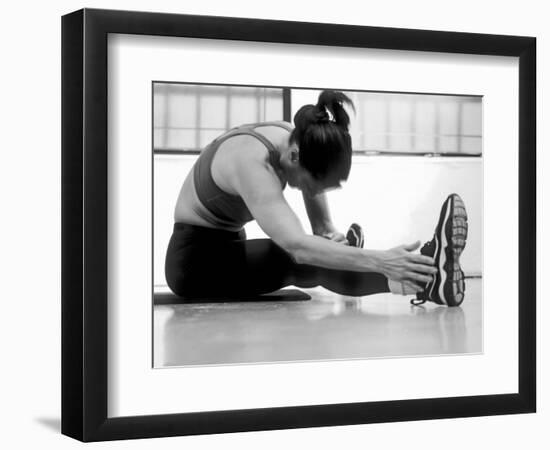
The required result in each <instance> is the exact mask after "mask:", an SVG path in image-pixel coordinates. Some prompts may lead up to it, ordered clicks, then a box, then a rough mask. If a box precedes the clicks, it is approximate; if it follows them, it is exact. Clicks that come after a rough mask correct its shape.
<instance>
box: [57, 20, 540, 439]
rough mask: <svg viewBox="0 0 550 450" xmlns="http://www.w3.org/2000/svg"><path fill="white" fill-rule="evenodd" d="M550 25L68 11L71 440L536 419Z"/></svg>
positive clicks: (66, 246) (67, 393)
mask: <svg viewBox="0 0 550 450" xmlns="http://www.w3.org/2000/svg"><path fill="white" fill-rule="evenodd" d="M535 61H536V41H535V38H532V37H519V36H497V35H486V34H471V33H457V32H438V31H423V30H408V29H392V28H376V27H363V26H351V25H336V24H320V23H301V22H285V21H270V20H257V19H243V18H228V17H210V16H188V15H171V14H157V13H144V12H122V11H107V10H90V9H84V10H80V11H77V12H74V13H72V14H68V15H66V16H64V17H63V20H62V126H63V129H62V177H63V180H62V181H63V183H62V186H63V192H62V206H63V210H62V287H63V295H62V378H63V379H62V432H63V433H64V434H66V435H68V436H71V437H74V438H76V439H80V440H82V441H99V440H113V439H129V438H144V437H160V436H176V435H189V434H208V433H225V432H236V431H249V430H250V431H252V430H269V429H282V428H299V427H315V426H330V425H345V424H360V423H374V422H394V421H405V420H423V419H437V418H452V417H466V416H480V415H495V414H512V413H527V412H534V411H535V397H536V395H535V394H536V389H535V386H536V380H535V373H536V370H535V369H536V367H535V365H536V361H535V355H536V347H535V335H536V329H535V325H536V320H535V317H536V311H535V303H536V301H535V300H536V298H535V296H536V289H535V286H536V283H535V282H536V280H535V273H536V271H535V261H536V242H535V218H536V195H535V185H536V183H535V172H536V158H535V145H536V142H535V135H536V133H535V131H536V115H535V111H536V108H535V89H536V80H535V64H536V63H535Z"/></svg>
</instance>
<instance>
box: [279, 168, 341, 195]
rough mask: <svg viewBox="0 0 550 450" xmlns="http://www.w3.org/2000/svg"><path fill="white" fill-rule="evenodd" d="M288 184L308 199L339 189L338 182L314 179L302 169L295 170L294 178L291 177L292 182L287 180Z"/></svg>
mask: <svg viewBox="0 0 550 450" xmlns="http://www.w3.org/2000/svg"><path fill="white" fill-rule="evenodd" d="M288 184H289V185H290V186H292V187H296V188H298V189H300V190H301V191H302V192H303V193H304V194H305V195H307V196H308V197H315V196H316V195H319V194H321V193H323V192H327V191H329V190H332V189H339V188H340V187H341V185H340V183H339V182H334V181H329V180H318V179H316V178H314V177H313V175H311V173H309V172H308V171H307V170H306V169H304V168H302V167H299V168H297V169H296V171H295V177H293V180H292V182H291V180H290V179H289V180H288Z"/></svg>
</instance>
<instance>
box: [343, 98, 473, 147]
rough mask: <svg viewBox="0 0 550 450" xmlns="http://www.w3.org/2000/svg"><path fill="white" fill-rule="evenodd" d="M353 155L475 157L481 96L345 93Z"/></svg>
mask: <svg viewBox="0 0 550 450" xmlns="http://www.w3.org/2000/svg"><path fill="white" fill-rule="evenodd" d="M347 95H348V96H349V97H350V98H351V99H352V100H353V102H354V104H355V108H356V112H357V114H356V116H355V118H353V116H352V120H351V128H350V132H351V135H352V141H353V148H354V150H355V151H359V152H364V153H366V154H368V153H394V154H422V155H425V154H435V155H440V154H441V155H457V156H480V155H481V153H482V139H481V137H482V102H481V97H475V96H452V95H425V94H398V93H374V92H348V93H347Z"/></svg>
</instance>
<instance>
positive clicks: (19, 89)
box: [0, 0, 550, 450]
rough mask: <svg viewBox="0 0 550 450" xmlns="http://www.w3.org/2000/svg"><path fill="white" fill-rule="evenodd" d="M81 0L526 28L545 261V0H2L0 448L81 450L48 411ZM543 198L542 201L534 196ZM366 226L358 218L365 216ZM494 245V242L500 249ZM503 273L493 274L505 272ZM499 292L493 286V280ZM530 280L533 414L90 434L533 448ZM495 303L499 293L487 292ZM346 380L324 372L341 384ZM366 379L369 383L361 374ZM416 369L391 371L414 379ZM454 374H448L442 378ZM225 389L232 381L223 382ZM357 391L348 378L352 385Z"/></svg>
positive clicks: (542, 264) (191, 440) (285, 444)
mask: <svg viewBox="0 0 550 450" xmlns="http://www.w3.org/2000/svg"><path fill="white" fill-rule="evenodd" d="M82 6H88V7H96V8H102V7H103V8H116V9H137V10H144V11H148V10H156V11H166V12H180V13H189V14H205V15H221V16H244V17H258V18H271V19H286V20H302V21H320V22H332V23H354V24H361V25H376V26H394V27H409V28H420V29H437V30H449V31H452V30H454V31H470V32H483V33H501V34H510V35H514V34H515V35H535V36H537V37H538V39H539V40H538V58H539V59H538V64H537V67H538V83H539V90H538V94H539V97H538V112H539V116H538V121H539V136H538V145H539V149H540V150H541V151H540V152H539V202H538V212H539V230H540V234H539V244H538V246H539V275H543V274H546V273H548V271H549V270H550V266H549V263H550V260H549V257H548V255H549V252H550V241H549V235H548V233H547V232H544V233H543V231H544V230H547V229H548V228H549V227H550V217H549V215H548V214H549V206H548V201H547V199H548V198H549V195H550V183H549V181H548V177H547V176H545V175H546V173H545V172H544V171H545V170H546V169H547V168H548V165H549V164H550V153H549V152H548V151H542V149H545V148H546V147H548V145H549V143H550V141H549V138H550V131H549V129H548V127H544V126H543V124H545V123H548V114H547V111H548V107H549V98H548V92H549V89H550V80H549V79H548V73H549V69H550V45H549V39H550V29H549V28H548V14H547V11H546V9H547V8H546V5H545V3H544V2H540V1H535V0H524V1H522V2H516V1H514V2H507V1H499V2H496V1H486V2H479V1H477V0H464V1H461V2H441V1H435V0H418V1H414V2H410V1H406V0H399V1H398V0H387V1H385V2H379V1H377V2H372V1H368V0H367V1H363V2H357V1H353V0H340V1H338V2H334V1H330V2H328V1H327V2H323V1H321V0H304V1H302V2H296V1H292V0H279V1H277V2H255V1H252V0H233V1H231V2H224V1H221V0H202V1H200V2H176V1H169V0H157V1H156V2H154V3H153V2H151V1H145V0H132V1H129V0H111V1H110V2H106V1H101V0H87V1H86V2H80V1H68V0H58V1H57V2H38V1H27V2H19V3H17V2H8V3H6V4H5V5H4V7H3V10H2V15H1V17H0V21H1V25H2V26H1V27H0V33H1V39H0V45H1V51H2V56H3V58H2V71H0V77H1V81H2V83H1V85H2V86H3V87H4V89H3V92H2V105H3V107H2V110H1V111H2V113H1V114H2V123H3V127H2V163H1V164H0V183H1V189H0V196H1V204H2V208H3V209H2V211H3V215H2V221H0V227H1V232H0V255H1V257H0V274H1V277H2V278H1V280H2V291H1V292H2V311H1V317H2V326H1V327H0V350H1V355H2V383H0V398H1V399H2V408H0V422H1V423H2V434H1V437H0V446H2V447H3V448H7V449H20V448H21V449H22V448H38V447H40V448H56V449H73V448H82V445H81V444H79V443H77V442H75V441H72V440H70V439H68V438H65V437H62V436H60V435H59V434H58V427H59V425H58V424H59V414H60V409H59V405H60V401H59V398H60V388H59V386H60V381H59V380H60V349H59V343H60V189H61V184H60V150H59V148H60V16H61V14H64V13H68V12H70V11H72V10H75V9H77V8H80V7H82ZM545 200H546V201H545ZM369 229H370V227H369ZM505 256H506V246H505V243H503V257H505ZM504 281H505V280H504ZM503 289H504V290H505V286H503ZM549 293H550V291H549V288H548V285H547V284H546V283H540V284H539V298H540V301H539V321H538V323H539V327H538V330H539V351H538V354H539V365H538V373H539V380H541V382H540V385H539V412H538V413H537V414H535V415H533V414H529V415H516V416H500V417H482V418H467V419H458V420H457V419H452V420H440V421H423V422H406V423H397V424H379V425H359V426H348V427H332V428H318V429H302V430H286V431H271V432H262V433H237V434H232V435H224V436H219V435H218V436H198V437H186V438H170V439H157V440H154V441H151V440H143V441H133V442H115V443H106V444H96V445H93V448H97V449H103V448H109V449H110V448H115V449H127V448H128V449H130V448H131V449H137V448H143V449H150V448H152V447H154V448H158V449H165V448H174V449H175V448H186V449H218V448H224V449H259V448H261V449H281V448H303V447H306V448H307V447H312V448H316V449H334V448H360V449H364V448H368V447H371V448H388V449H394V448H406V449H407V450H413V449H422V450H431V449H440V448H441V447H442V446H444V447H445V449H447V450H455V449H456V450H464V449H475V448H499V449H517V448H528V449H545V448H548V444H549V441H550V437H549V432H548V423H549V421H550V411H549V407H550V391H549V389H548V383H545V382H544V381H545V380H547V379H548V378H549V377H550V371H549V362H550V356H549V355H548V345H549V343H550V329H549V327H547V326H541V325H542V324H546V323H547V322H548V320H550V315H549V314H550V308H549V306H548V302H547V301H546V300H547V298H548V294H549ZM494 301H498V299H494ZM345 382H346V380H335V383H345ZM365 382H368V380H365ZM413 382H414V374H403V383H413ZM451 382H452V381H451ZM229 388H230V386H229ZM357 388H358V389H360V386H358V387H357Z"/></svg>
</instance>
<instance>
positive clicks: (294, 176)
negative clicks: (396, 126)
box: [165, 91, 463, 303]
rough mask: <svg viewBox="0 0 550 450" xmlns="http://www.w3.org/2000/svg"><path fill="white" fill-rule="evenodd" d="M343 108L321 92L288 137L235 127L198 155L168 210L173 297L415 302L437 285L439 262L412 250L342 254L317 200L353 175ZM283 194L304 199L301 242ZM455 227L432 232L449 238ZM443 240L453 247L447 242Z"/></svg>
mask: <svg viewBox="0 0 550 450" xmlns="http://www.w3.org/2000/svg"><path fill="white" fill-rule="evenodd" d="M344 103H346V104H349V105H350V106H352V107H353V104H352V102H351V100H350V99H349V98H348V97H347V96H346V95H344V94H343V93H341V92H335V91H323V92H322V93H321V94H320V96H319V99H318V102H317V104H316V105H305V106H303V107H302V108H301V109H300V110H299V111H298V112H297V113H296V115H295V117H294V124H295V127H294V128H293V127H292V126H291V125H290V124H288V123H286V122H265V123H259V124H250V125H243V126H241V127H237V128H234V129H232V130H229V131H228V132H226V133H225V134H223V135H221V136H220V137H218V138H217V139H215V140H214V141H213V142H212V143H211V144H210V145H208V146H207V147H206V149H205V150H204V151H203V152H202V153H201V156H200V157H199V158H198V160H197V161H196V163H195V165H194V167H193V169H192V170H191V171H190V173H189V175H188V176H187V178H186V180H185V182H184V184H183V186H182V188H181V191H180V194H179V197H178V200H177V204H176V208H175V214H174V218H175V222H176V223H175V225H174V232H173V235H172V237H171V240H170V243H169V246H168V250H167V254H166V264H165V273H166V280H167V282H168V285H169V287H170V288H171V289H172V291H173V292H174V293H175V294H177V295H179V296H185V297H216V296H223V297H237V298H239V297H241V298H242V297H247V296H254V295H258V294H262V293H268V292H272V291H275V290H277V289H280V288H282V287H284V286H288V285H295V286H298V287H302V288H308V287H313V286H319V285H320V286H323V287H325V288H327V289H329V290H331V291H333V292H336V293H339V294H343V295H352V296H361V295H368V294H374V293H381V292H390V291H391V292H393V293H399V294H409V295H410V294H415V293H417V292H418V293H419V298H421V295H424V296H426V292H427V289H428V287H429V286H430V285H432V286H433V284H434V281H435V280H436V279H438V278H439V279H440V280H441V272H442V268H440V267H436V266H435V265H434V264H436V263H440V258H439V255H440V254H442V252H441V251H439V253H437V252H434V251H433V250H431V254H428V253H427V254H416V253H413V251H414V250H416V249H417V248H418V247H419V245H420V243H419V242H416V243H413V244H410V245H401V246H398V247H395V248H392V249H389V250H386V251H377V250H364V249H361V248H357V247H352V246H349V245H343V244H345V243H346V240H345V237H344V236H343V235H342V234H341V233H340V232H338V231H337V230H336V229H335V227H334V226H333V224H332V222H331V219H330V215H329V209H328V204H327V199H326V196H325V192H326V191H328V190H329V189H335V188H339V187H340V183H341V182H342V181H344V180H346V179H347V178H348V175H349V172H350V169H351V155H352V148H351V137H350V134H349V131H348V127H349V116H348V114H347V112H346V110H345V109H344V107H343V104H344ZM286 185H289V186H291V187H294V188H298V189H300V190H301V191H302V194H303V199H304V203H305V207H306V210H307V214H308V217H309V220H310V222H311V226H312V230H313V235H308V234H306V233H305V231H304V229H303V228H302V225H301V223H300V221H299V220H298V218H297V216H296V214H295V213H294V212H293V211H292V209H291V208H290V206H289V205H288V203H287V202H286V200H285V198H284V196H283V190H284V188H285V186H286ZM457 197H458V196H457ZM448 202H449V199H448ZM448 202H446V203H448ZM444 206H445V205H444ZM453 211H454V209H453ZM455 215H456V214H455ZM453 217H454V216H453V214H451V215H449V217H447V218H446V219H445V220H447V222H444V223H443V222H442V221H441V220H440V222H441V223H440V224H438V226H440V228H441V227H443V228H448V227H445V225H446V224H448V223H449V222H448V221H449V220H451V221H452V219H453ZM454 218H455V219H456V217H454ZM251 220H256V221H257V222H258V224H259V226H260V227H261V228H262V229H263V231H264V232H265V233H266V234H267V235H268V236H269V239H251V240H247V239H246V235H245V232H244V229H243V225H244V224H245V223H246V222H249V221H251ZM447 237H448V238H449V239H450V240H451V241H452V242H454V241H453V235H452V234H451V235H448V236H447ZM425 248H427V247H426V246H425ZM460 251H461V250H460ZM460 251H458V252H454V253H456V254H457V255H458V256H459V254H460ZM421 253H422V252H421ZM424 253H426V252H425V251H424ZM436 253H437V254H436ZM458 256H457V257H456V262H458ZM453 262H454V260H453V261H445V264H443V265H447V266H448V265H449V263H450V264H451V265H453V264H452V263H453ZM440 265H441V264H440ZM445 270H447V272H448V270H449V269H444V270H443V272H445ZM447 272H446V273H445V274H443V275H447V278H449V277H448V275H449V273H447ZM455 272H456V270H455V271H454V272H452V273H450V275H451V280H452V279H453V277H454V278H456V274H455ZM460 272H461V271H460ZM462 277H463V276H462ZM451 288H452V289H454V288H453V287H452V286H451ZM446 289H447V290H448V286H447V287H446ZM455 290H456V289H455ZM453 296H454V297H453ZM447 297H448V298H447V300H450V301H448V302H447V303H453V302H454V303H456V301H457V298H456V295H454V294H453V295H451V297H453V298H451V297H449V296H447ZM427 300H432V301H436V300H437V299H435V300H434V299H433V298H427ZM439 300H441V299H439ZM420 301H422V300H420ZM424 301H425V300H424ZM437 302H438V303H442V302H440V301H437Z"/></svg>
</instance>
